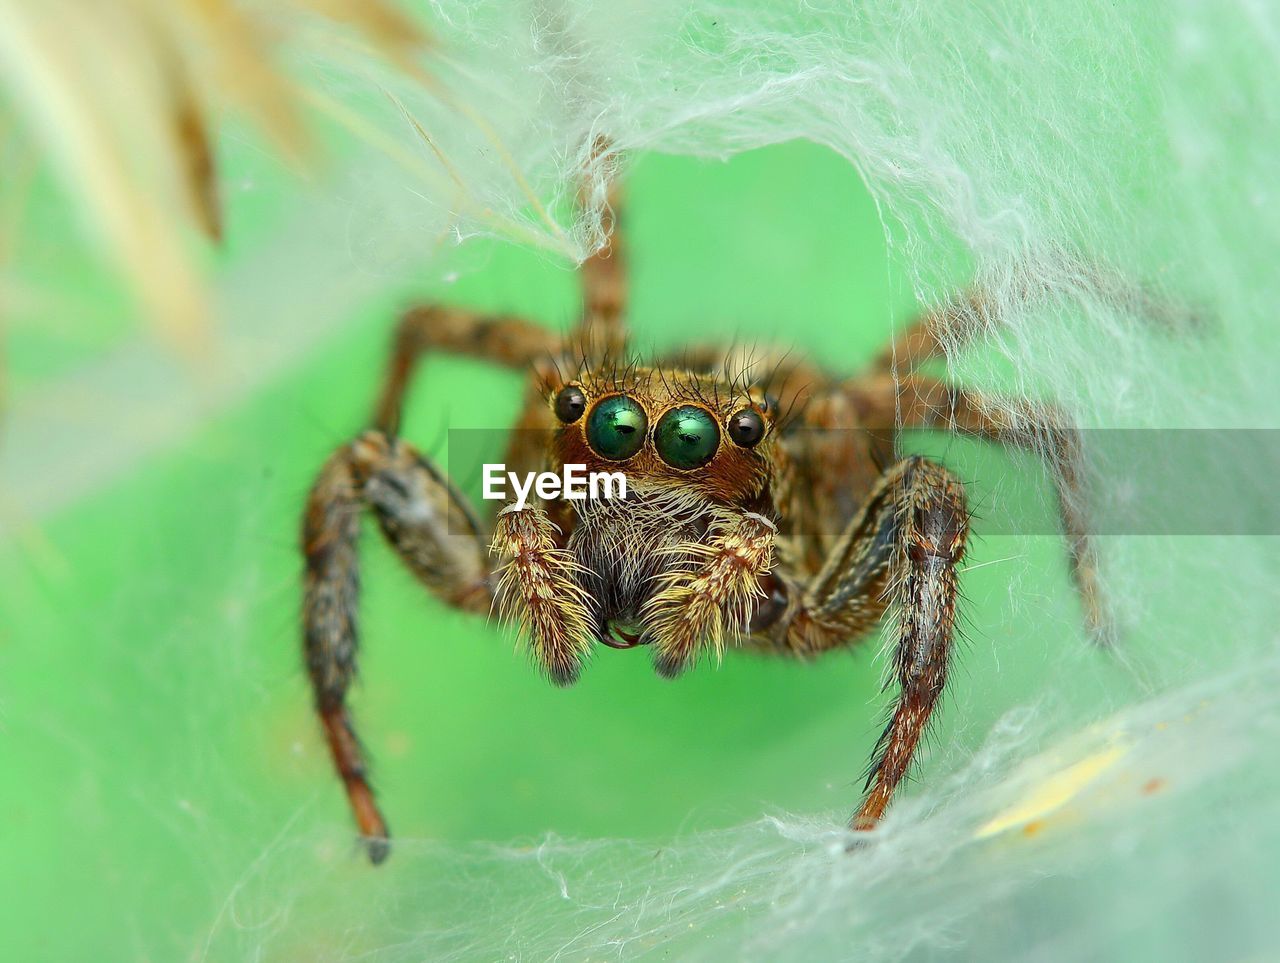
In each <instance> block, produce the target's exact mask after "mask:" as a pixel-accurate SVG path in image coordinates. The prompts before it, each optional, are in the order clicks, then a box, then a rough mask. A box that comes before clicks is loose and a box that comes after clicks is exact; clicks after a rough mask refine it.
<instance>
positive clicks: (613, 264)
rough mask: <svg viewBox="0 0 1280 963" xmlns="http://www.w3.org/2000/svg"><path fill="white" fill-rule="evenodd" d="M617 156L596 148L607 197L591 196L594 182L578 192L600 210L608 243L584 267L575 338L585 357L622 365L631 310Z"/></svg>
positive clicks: (602, 145) (583, 202)
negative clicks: (626, 316)
mask: <svg viewBox="0 0 1280 963" xmlns="http://www.w3.org/2000/svg"><path fill="white" fill-rule="evenodd" d="M617 163H618V158H617V155H616V154H614V153H612V152H611V151H610V149H609V144H608V142H607V141H605V140H603V139H601V140H598V141H597V142H596V144H595V149H594V151H593V155H592V164H593V165H594V166H597V167H601V168H603V170H604V171H605V172H606V175H607V176H606V187H605V194H604V196H603V197H594V196H591V195H590V194H589V193H588V188H589V182H588V181H586V180H584V182H583V186H582V188H581V190H580V192H579V198H578V200H579V203H580V204H581V205H582V206H583V207H584V208H585V207H591V206H592V205H599V206H600V209H601V227H602V228H603V230H604V234H605V243H604V246H603V247H601V248H600V249H599V250H598V251H595V252H594V253H592V254H591V256H590V257H588V258H587V259H586V260H585V261H583V262H582V267H581V269H580V271H579V276H580V278H581V281H582V323H581V325H580V326H579V330H578V332H577V334H576V340H577V341H578V342H579V343H580V345H581V349H582V351H583V352H584V353H585V354H586V355H587V356H588V357H589V358H592V359H595V360H597V361H598V360H602V359H605V358H613V359H617V360H619V361H621V360H622V359H624V357H625V355H626V348H627V331H626V324H625V319H624V314H625V312H626V309H627V271H626V266H627V265H626V257H625V255H626V250H625V247H624V241H623V232H622V189H621V187H620V186H619V185H618V182H617V179H616V177H615V176H614V169H615V168H616V167H617Z"/></svg>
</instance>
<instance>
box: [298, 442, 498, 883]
mask: <svg viewBox="0 0 1280 963" xmlns="http://www.w3.org/2000/svg"><path fill="white" fill-rule="evenodd" d="M366 507H368V508H370V509H371V510H372V511H373V513H374V515H375V516H376V517H377V519H378V522H379V525H380V527H381V529H382V532H383V535H384V536H385V537H386V538H387V541H388V542H390V544H391V546H392V548H394V549H395V551H396V552H397V554H398V555H399V556H400V558H401V560H402V561H403V562H404V563H405V564H406V565H407V566H408V567H409V569H410V570H411V571H412V572H413V573H414V574H415V575H416V576H417V577H418V578H419V580H420V581H422V583H423V584H424V585H426V586H427V588H428V589H430V590H431V591H432V592H433V593H435V594H436V595H437V596H439V597H440V598H441V599H443V600H444V601H446V602H448V603H449V604H451V605H454V606H457V607H459V608H463V609H468V610H472V611H487V610H488V608H489V606H490V604H491V601H492V595H491V592H490V588H489V582H488V575H489V571H488V566H487V562H486V558H485V552H484V542H483V539H482V538H481V535H480V532H479V530H478V528H477V526H476V523H475V521H474V519H473V517H472V515H471V512H470V511H469V510H468V508H467V507H466V505H465V504H464V503H463V502H462V500H461V498H460V497H459V495H458V494H457V492H456V491H454V489H453V487H452V486H451V485H450V484H449V482H448V480H447V479H445V478H444V477H443V476H442V475H441V474H440V473H439V471H437V470H436V468H435V467H434V466H433V465H432V464H431V463H430V462H428V461H427V460H426V459H424V458H422V457H421V456H420V455H418V453H417V452H416V451H414V449H413V448H412V447H411V446H409V445H407V444H405V443H403V442H399V441H395V440H393V439H389V438H388V437H387V436H386V435H384V434H382V433H381V432H377V431H370V432H367V433H365V434H364V435H362V436H361V437H359V438H357V439H356V440H355V441H354V442H352V443H351V444H349V445H344V446H343V447H342V448H340V449H339V450H338V451H337V452H336V453H334V455H333V456H332V457H331V458H330V459H329V460H328V462H326V463H325V465H324V467H323V468H322V469H321V471H320V475H319V477H318V478H317V479H316V482H315V485H314V486H313V487H312V489H311V493H310V496H309V497H308V499H307V507H306V514H305V515H304V517H303V526H302V548H303V554H304V556H305V559H306V572H305V597H304V602H303V615H302V623H303V648H304V654H305V657H306V664H307V670H308V673H309V674H310V677H311V685H312V689H313V691H314V694H315V703H316V711H317V712H318V713H319V716H320V721H321V724H322V726H323V727H324V732H325V737H326V739H327V741H328V744H329V751H330V753H331V755H332V756H333V762H334V766H335V768H336V769H337V771H338V775H339V776H340V777H341V779H342V781H343V784H344V785H345V786H346V790H347V798H348V801H349V802H350V805H351V811H352V814H353V815H354V816H355V821H356V826H357V827H358V828H359V831H360V834H361V836H362V837H364V840H365V845H366V847H367V850H368V854H369V859H370V860H371V861H372V862H374V863H379V862H381V861H382V860H384V859H385V858H386V856H387V853H388V851H389V842H388V831H387V824H386V821H385V820H384V819H383V817H382V813H381V812H380V811H379V809H378V806H377V803H376V801H375V800H374V795H373V790H372V789H371V788H370V786H369V781H368V774H367V769H366V766H365V762H364V756H363V753H362V752H361V750H360V742H359V739H358V738H357V736H356V733H355V729H354V727H353V725H352V722H351V717H350V714H349V712H348V709H347V706H346V695H347V690H348V688H349V687H350V685H351V681H352V679H353V678H354V677H355V674H356V653H357V648H358V644H359V632H358V621H357V608H358V603H359V594H360V578H359V559H358V557H357V552H356V542H357V539H358V536H359V532H360V514H361V511H362V510H363V509H364V508H366Z"/></svg>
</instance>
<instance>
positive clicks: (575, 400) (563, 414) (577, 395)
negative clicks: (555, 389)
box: [556, 385, 587, 425]
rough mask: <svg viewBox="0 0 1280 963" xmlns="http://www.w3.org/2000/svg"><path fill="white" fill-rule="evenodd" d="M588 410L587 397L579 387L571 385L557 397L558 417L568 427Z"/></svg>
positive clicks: (561, 390)
mask: <svg viewBox="0 0 1280 963" xmlns="http://www.w3.org/2000/svg"><path fill="white" fill-rule="evenodd" d="M586 410H587V396H586V395H584V394H583V393H582V389H581V388H579V387H578V386H577V385H569V386H567V387H565V388H561V389H560V393H559V394H558V395H556V417H557V418H559V419H560V420H561V421H562V422H564V423H565V424H566V425H571V424H573V423H574V422H575V421H577V420H578V419H579V418H581V417H582V413H583V412H584V411H586Z"/></svg>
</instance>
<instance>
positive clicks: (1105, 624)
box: [842, 374, 1115, 646]
mask: <svg viewBox="0 0 1280 963" xmlns="http://www.w3.org/2000/svg"><path fill="white" fill-rule="evenodd" d="M842 390H843V391H844V393H845V394H846V396H847V397H848V398H849V399H850V401H851V403H852V405H853V408H854V410H855V411H856V412H857V417H858V418H859V419H860V420H861V421H862V423H863V424H866V425H868V426H873V428H880V427H882V426H889V425H896V426H897V428H896V430H909V429H938V430H941V431H952V432H960V433H961V434H970V435H974V436H976V437H979V438H983V439H986V440H988V441H992V442H995V443H996V444H998V445H1002V446H1004V447H1007V448H1016V449H1019V450H1022V451H1030V452H1035V453H1037V454H1039V455H1041V456H1042V457H1043V458H1044V459H1045V461H1046V465H1047V468H1048V469H1049V474H1050V475H1051V477H1052V478H1053V482H1054V486H1055V488H1056V491H1057V495H1058V510H1059V514H1060V517H1061V521H1062V534H1063V538H1064V539H1065V541H1066V543H1067V555H1068V561H1069V562H1070V567H1071V574H1072V578H1073V579H1074V581H1075V584H1076V589H1077V590H1078V592H1079V594H1080V600H1081V605H1082V608H1083V613H1084V622H1085V627H1086V629H1088V631H1089V635H1090V637H1091V638H1092V639H1093V640H1094V641H1095V642H1096V643H1098V644H1099V645H1104V646H1109V645H1111V644H1113V643H1114V641H1115V625H1114V622H1113V620H1112V619H1111V617H1110V615H1109V613H1108V609H1107V605H1106V600H1105V598H1104V597H1103V594H1102V590H1101V586H1100V585H1099V583H1098V563H1097V555H1096V553H1095V550H1094V545H1093V539H1092V538H1091V537H1090V534H1089V524H1088V516H1087V514H1086V512H1085V499H1084V493H1083V490H1082V487H1081V486H1082V484H1083V479H1082V478H1081V471H1082V461H1081V451H1080V436H1079V432H1077V431H1075V430H1074V429H1072V428H1070V427H1068V426H1067V423H1066V419H1065V418H1064V417H1063V416H1062V415H1061V414H1060V413H1058V412H1056V411H1055V410H1054V409H1053V408H1052V407H1051V406H1049V405H1045V404H1035V403H1030V402H1022V403H1018V404H1016V405H1015V406H1014V407H1013V408H1012V409H1011V410H1010V409H1009V406H1008V403H1007V402H1002V403H999V404H997V403H994V402H992V401H988V400H986V399H984V398H982V397H981V396H979V395H977V394H975V393H973V392H971V391H966V390H965V389H963V388H956V387H953V386H951V385H948V384H946V383H945V382H943V381H941V380H939V379H937V378H934V377H931V376H929V375H918V374H913V375H907V376H905V377H901V378H895V377H893V376H891V375H867V376H863V377H859V378H854V379H852V380H851V381H849V382H847V383H846V384H845V386H844V388H843V389H842ZM879 434H883V433H879Z"/></svg>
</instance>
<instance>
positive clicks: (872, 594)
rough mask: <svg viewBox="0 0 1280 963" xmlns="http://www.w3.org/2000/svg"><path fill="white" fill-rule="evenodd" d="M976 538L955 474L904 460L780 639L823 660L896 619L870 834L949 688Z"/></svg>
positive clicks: (858, 825) (867, 818)
mask: <svg viewBox="0 0 1280 963" xmlns="http://www.w3.org/2000/svg"><path fill="white" fill-rule="evenodd" d="M968 531H969V514H968V510H967V508H966V501H965V494H964V489H963V487H962V486H961V484H960V482H959V481H958V480H957V479H956V478H955V477H954V476H953V475H952V474H951V473H950V472H948V471H947V470H946V469H945V468H943V467H942V466H941V465H938V464H936V463H934V462H931V461H929V460H927V459H925V458H921V457H911V458H907V459H904V460H903V461H901V462H898V463H897V464H896V465H894V466H893V467H891V468H890V469H889V470H888V471H886V472H885V474H884V475H883V476H882V478H881V479H880V481H879V483H877V485H876V487H875V488H874V489H873V491H872V492H871V494H870V496H869V497H868V498H867V501H866V502H865V503H864V505H863V507H862V508H861V510H860V511H859V512H858V514H857V515H855V516H854V518H853V519H852V520H851V521H850V523H849V525H848V527H847V528H846V529H845V532H844V534H843V536H842V537H841V539H840V541H839V542H837V543H836V545H835V547H834V548H833V550H832V552H831V554H830V556H829V557H828V559H827V562H826V564H825V565H824V567H823V569H822V571H820V572H819V573H818V575H817V576H816V577H815V578H814V580H813V582H812V584H811V585H810V586H809V587H808V589H807V590H806V591H805V594H804V597H803V598H802V599H801V601H800V603H799V605H798V606H797V607H796V609H795V611H793V612H791V613H789V618H788V620H787V622H786V623H785V625H784V627H783V630H782V632H780V633H778V634H776V635H775V637H774V642H775V645H778V646H779V647H782V648H785V649H787V650H789V651H791V652H793V653H795V654H800V655H803V654H810V653H816V652H821V651H825V650H828V649H832V648H837V647H840V646H843V645H847V644H849V643H850V642H853V641H856V640H857V639H858V638H859V637H860V636H862V635H864V634H865V633H866V632H867V631H868V630H869V629H870V628H871V627H872V626H874V625H875V624H876V623H877V622H878V621H879V620H880V619H881V617H882V616H883V615H884V614H885V612H886V611H890V610H891V611H893V612H894V613H895V614H896V615H897V625H896V626H895V627H894V629H893V631H894V637H893V639H892V641H891V643H890V644H891V646H892V651H893V679H894V680H895V681H896V682H897V683H898V697H897V701H896V703H895V705H894V708H893V712H892V714H891V716H890V720H889V723H888V725H887V726H886V728H885V730H884V733H883V734H882V735H881V737H880V740H879V742H878V743H877V745H876V750H875V754H874V756H873V758H872V762H871V766H870V770H869V775H868V777H867V785H866V790H865V791H866V795H865V797H864V799H863V802H862V805H861V807H860V808H859V809H858V812H857V813H856V814H855V815H854V817H853V819H852V821H851V825H852V826H853V828H855V829H869V828H871V827H872V826H874V825H875V823H876V822H877V821H878V820H879V819H880V817H881V816H882V815H883V814H884V811H885V808H886V807H887V806H888V805H889V800H890V799H891V798H892V796H893V793H894V790H895V789H896V788H897V786H898V784H899V783H900V782H901V781H902V779H903V777H904V776H905V775H906V774H907V771H908V769H909V768H910V766H911V760H912V758H913V756H914V754H915V751H916V748H917V746H918V745H919V743H920V739H921V736H923V735H924V732H925V729H926V728H927V726H928V723H929V717H930V716H931V714H932V713H933V710H934V708H935V707H936V705H937V702H938V698H939V696H941V694H942V691H943V689H944V687H945V686H946V681H947V668H948V662H949V659H950V655H951V645H952V638H953V634H954V628H955V618H956V597H957V580H956V569H957V566H958V564H959V562H960V560H961V558H962V557H963V555H964V551H965V541H966V539H967V537H968Z"/></svg>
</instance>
